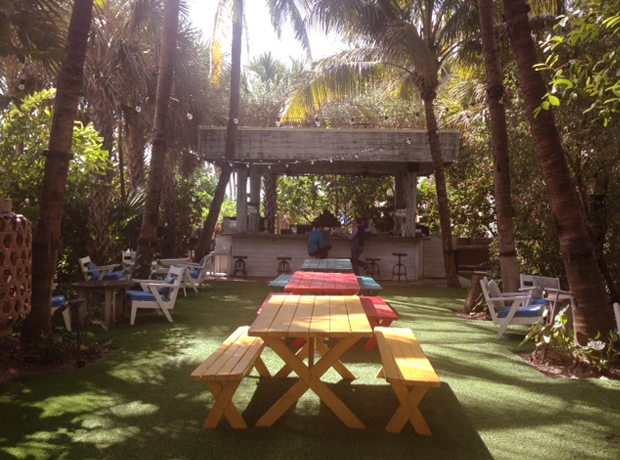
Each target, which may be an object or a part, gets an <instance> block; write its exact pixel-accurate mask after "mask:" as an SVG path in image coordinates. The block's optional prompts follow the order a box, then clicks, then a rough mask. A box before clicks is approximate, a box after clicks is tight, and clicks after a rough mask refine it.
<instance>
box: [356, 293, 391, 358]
mask: <svg viewBox="0 0 620 460" xmlns="http://www.w3.org/2000/svg"><path fill="white" fill-rule="evenodd" d="M360 300H361V301H362V307H364V313H366V316H367V317H368V322H369V323H370V325H371V326H372V329H373V331H374V329H375V327H377V326H382V327H388V326H389V325H390V324H392V322H393V321H396V320H397V319H398V315H397V314H396V312H395V311H394V310H392V307H390V306H389V305H388V304H387V302H386V301H385V300H383V299H382V298H381V297H367V296H361V297H360ZM376 346H377V338H376V337H375V336H374V334H373V336H372V337H371V338H370V339H368V341H367V342H366V345H364V350H374V349H375V347H376Z"/></svg>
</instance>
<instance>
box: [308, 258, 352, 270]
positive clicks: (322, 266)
mask: <svg viewBox="0 0 620 460" xmlns="http://www.w3.org/2000/svg"><path fill="white" fill-rule="evenodd" d="M300 270H301V271H302V272H332V273H353V265H351V259H306V260H304V263H303V264H302V265H301V268H300Z"/></svg>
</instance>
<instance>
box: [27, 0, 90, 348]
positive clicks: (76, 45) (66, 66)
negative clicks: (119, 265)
mask: <svg viewBox="0 0 620 460" xmlns="http://www.w3.org/2000/svg"><path fill="white" fill-rule="evenodd" d="M92 12H93V0H75V2H74V4H73V11H72V14H71V21H70V23H69V34H68V36H67V46H66V53H67V58H66V59H65V61H64V63H63V65H62V68H61V70H60V74H59V78H58V90H57V93H56V99H55V103H54V116H53V119H52V129H51V132H50V141H49V149H48V150H47V152H46V156H47V158H46V160H45V172H44V177H43V189H42V192H41V202H40V203H41V205H40V211H39V218H38V220H37V225H36V230H35V233H34V237H33V250H32V257H33V260H34V264H33V270H32V286H33V289H32V311H31V312H30V315H29V316H28V317H27V318H26V320H25V321H24V323H23V326H22V333H21V337H20V340H21V341H22V343H25V344H27V345H32V344H33V343H34V342H36V340H37V339H38V338H39V336H40V335H41V334H42V333H49V332H51V329H52V322H51V310H50V305H51V304H52V284H53V281H54V274H55V273H56V263H57V257H58V248H59V246H60V227H61V222H62V214H63V205H64V203H63V201H64V196H65V186H66V183H67V173H68V171H69V162H70V161H71V144H72V140H73V138H72V134H73V123H74V120H75V114H76V112H77V108H78V99H79V96H80V90H81V88H82V82H83V73H84V60H85V58H86V49H87V45H88V34H89V32H90V24H91V20H92Z"/></svg>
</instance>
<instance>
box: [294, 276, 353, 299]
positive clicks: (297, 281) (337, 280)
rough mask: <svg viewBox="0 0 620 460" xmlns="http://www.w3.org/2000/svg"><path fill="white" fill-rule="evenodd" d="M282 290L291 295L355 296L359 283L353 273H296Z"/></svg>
mask: <svg viewBox="0 0 620 460" xmlns="http://www.w3.org/2000/svg"><path fill="white" fill-rule="evenodd" d="M284 290H285V291H286V292H290V293H292V294H312V295H317V294H319V295H320V294H331V295H355V294H357V293H359V292H360V283H359V282H358V281H357V277H356V276H355V273H324V272H302V271H297V272H295V273H294V274H293V276H292V277H291V279H290V281H289V282H288V284H287V285H286V287H285V288H284Z"/></svg>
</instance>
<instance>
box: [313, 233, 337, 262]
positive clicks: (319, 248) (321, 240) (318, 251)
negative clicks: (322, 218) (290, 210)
mask: <svg viewBox="0 0 620 460" xmlns="http://www.w3.org/2000/svg"><path fill="white" fill-rule="evenodd" d="M331 248H332V247H331V245H329V244H327V243H325V235H324V234H323V227H316V228H315V229H314V230H313V231H312V232H311V233H310V236H309V237H308V255H310V256H312V257H317V258H319V259H327V251H328V250H330V249H331Z"/></svg>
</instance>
